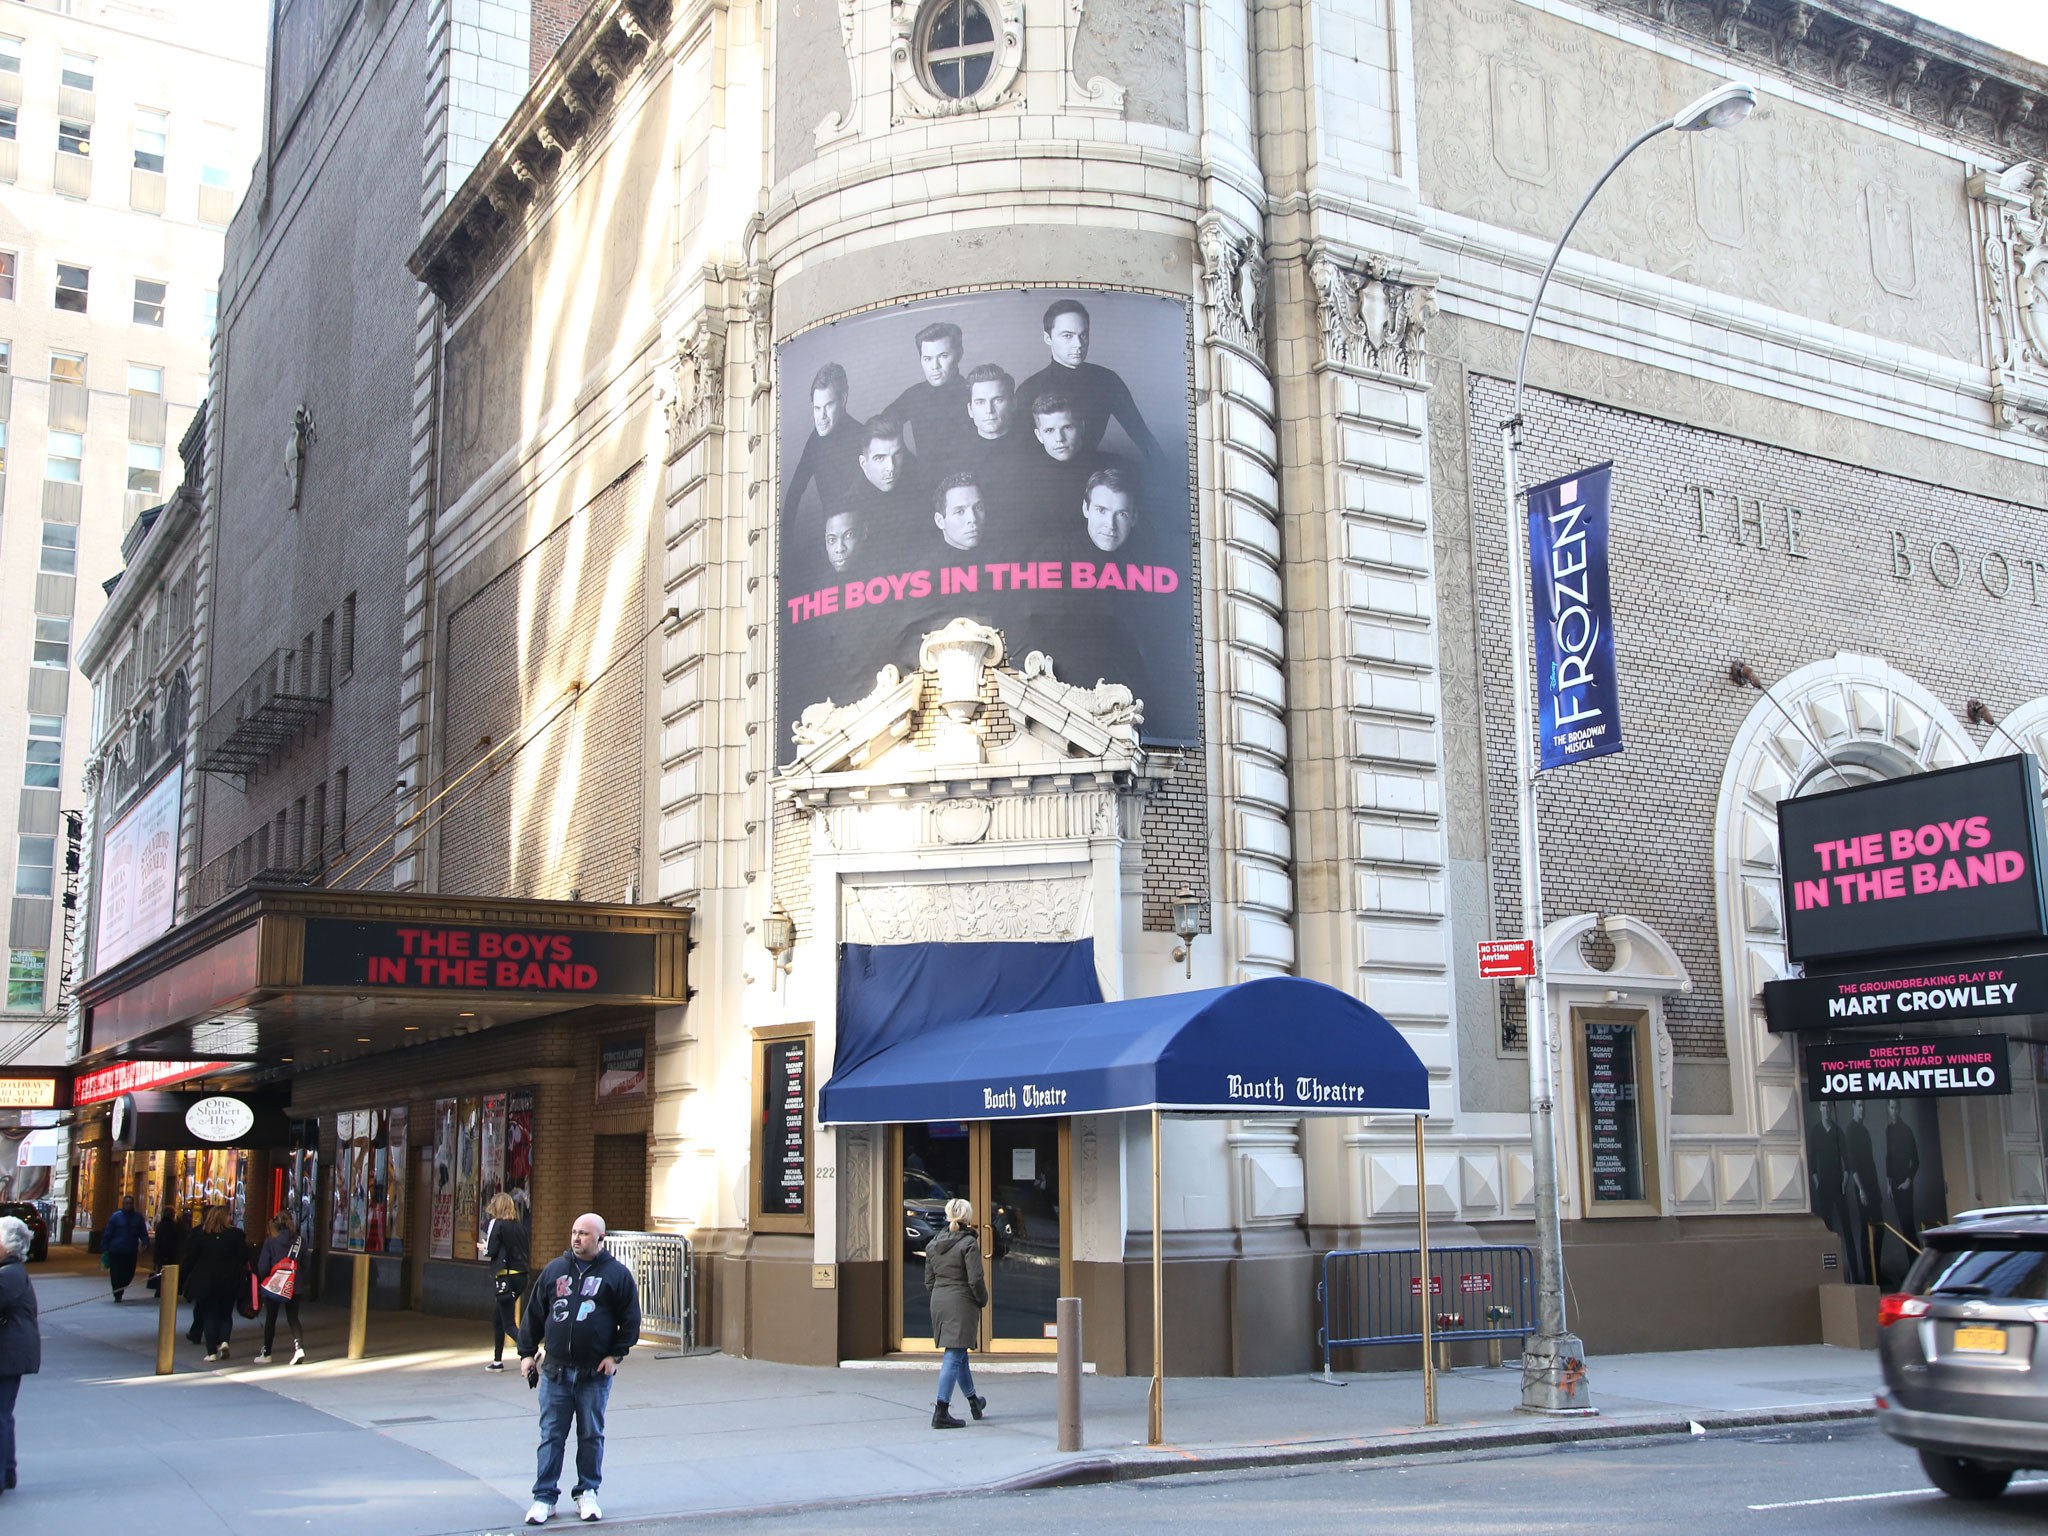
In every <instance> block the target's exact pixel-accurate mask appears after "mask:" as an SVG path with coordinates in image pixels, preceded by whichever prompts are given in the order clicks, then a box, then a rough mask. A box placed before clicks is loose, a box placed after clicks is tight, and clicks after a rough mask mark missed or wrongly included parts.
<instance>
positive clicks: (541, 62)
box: [529, 0, 590, 75]
mask: <svg viewBox="0 0 2048 1536" xmlns="http://www.w3.org/2000/svg"><path fill="white" fill-rule="evenodd" d="M589 9H590V0H533V20H532V31H531V34H530V43H529V47H530V48H531V54H530V58H531V62H532V72H533V73H534V74H536V75H537V74H539V73H540V72H541V71H542V70H544V69H546V68H547V67H548V60H550V59H552V58H553V57H554V56H555V50H556V49H557V48H560V47H561V46H562V39H563V38H565V37H567V36H568V35H569V29H570V28H571V27H573V26H575V25H576V22H577V19H578V18H579V17H581V16H582V14H583V13H584V12H585V11H587V10H589Z"/></svg>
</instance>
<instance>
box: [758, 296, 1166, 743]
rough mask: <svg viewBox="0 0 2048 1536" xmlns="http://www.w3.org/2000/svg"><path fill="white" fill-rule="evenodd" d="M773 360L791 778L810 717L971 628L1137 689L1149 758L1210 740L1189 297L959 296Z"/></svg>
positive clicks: (1079, 675)
mask: <svg viewBox="0 0 2048 1536" xmlns="http://www.w3.org/2000/svg"><path fill="white" fill-rule="evenodd" d="M777 356H778V359H779V367H780V378H781V389H780V393H779V399H780V402H781V407H780V417H779V422H778V431H779V434H780V443H779V446H780V455H781V457H780V462H781V471H782V495H781V502H780V514H779V516H780V522H779V532H780V542H779V544H778V553H777V574H778V579H779V587H778V603H777V609H776V614H777V618H776V637H777V653H776V654H777V672H776V676H777V689H778V698H779V701H780V702H779V708H780V717H781V722H782V723H781V728H780V740H779V742H778V750H777V753H776V756H777V760H778V761H783V762H787V761H789V760H791V759H792V758H793V757H794V756H795V754H796V752H797V750H798V742H797V738H796V735H795V731H796V727H797V725H798V722H799V721H800V720H801V719H802V717H803V714H804V711H805V710H806V709H809V708H812V707H813V706H818V705H823V704H825V703H827V702H829V703H831V704H834V705H844V704H849V703H852V702H854V701H856V700H858V699H861V698H864V697H866V696H867V694H869V693H870V692H872V691H873V689H874V686H875V674H876V673H877V672H878V671H880V670H881V669H882V668H883V667H884V666H888V665H892V664H893V665H894V666H896V667H898V668H899V669H901V670H902V671H904V672H909V671H912V670H914V669H915V668H916V667H917V664H918V654H917V653H918V643H919V641H920V640H921V639H922V638H923V637H924V636H925V635H926V634H928V633H929V632H931V631H933V630H936V629H941V628H943V627H944V626H945V625H946V624H947V623H948V622H949V621H951V620H953V619H955V618H961V617H965V618H969V619H974V620H977V621H979V622H980V623H983V624H986V625H989V626H990V627H992V628H994V629H997V630H1000V631H1001V632H1002V634H1003V639H1004V646H1005V651H1006V654H1005V658H1004V662H1005V664H1006V665H1008V666H1011V667H1015V668H1021V667H1023V665H1024V663H1025V659H1026V658H1027V657H1028V656H1029V655H1030V654H1031V653H1032V652H1034V651H1036V652H1041V653H1043V654H1044V655H1046V656H1047V657H1049V658H1050V659H1051V662H1052V670H1053V675H1054V676H1055V677H1056V678H1058V679H1059V680H1060V681H1061V682H1066V683H1074V684H1079V685H1081V686H1084V687H1092V686H1094V685H1095V684H1096V683H1098V682H1104V681H1106V682H1111V683H1121V684H1123V685H1124V686H1125V687H1127V688H1129V689H1130V690H1131V692H1132V694H1133V695H1135V696H1136V698H1137V699H1138V700H1139V701H1140V702H1141V703H1142V706H1143V711H1144V720H1143V724H1142V726H1141V727H1140V734H1141V735H1142V736H1143V738H1144V739H1145V740H1146V741H1148V742H1152V743H1156V744H1159V745H1192V744H1193V743H1195V742H1196V741H1197V740H1198V739H1199V735H1200V729H1199V718H1198V712H1199V702H1198V700H1197V698H1196V690H1195V637H1194V604H1193V594H1192V592H1191V590H1190V589H1191V572H1192V552H1191V547H1192V528H1193V521H1192V509H1193V490H1192V480H1191V476H1190V472H1189V449H1188V413H1189V394H1188V388H1189V386H1188V307H1187V304H1186V302H1185V301H1184V300H1179V299H1168V298H1161V297H1157V296H1155V295H1150V294H1138V293H1119V292H1109V291H1104V290H1099V289H1085V288H1026V289H1006V290H1003V291H1000V292H990V293H973V294H961V295H957V296H955V297H951V298H943V299H925V300H920V301H918V302H916V303H911V304H902V305H897V306H894V307H892V308H889V309H882V310H875V311H872V312H870V313H867V314H861V315H854V316H850V317H849V318H847V319H844V320H838V321H834V322H832V323H831V324H828V325H822V326H819V327H817V328H816V329H814V330H810V331H806V332H804V333H803V334H801V335H799V336H795V337H792V338H791V339H790V340H788V341H786V342H783V343H782V344H781V345H780V347H779V348H778V351H777Z"/></svg>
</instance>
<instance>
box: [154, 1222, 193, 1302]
mask: <svg viewBox="0 0 2048 1536" xmlns="http://www.w3.org/2000/svg"><path fill="white" fill-rule="evenodd" d="M184 1243H185V1223H184V1222H183V1221H182V1220H180V1219H179V1217H178V1208H177V1207H176V1206H175V1205H173V1204H171V1202H170V1201H168V1200H166V1201H165V1202H164V1208H163V1209H162V1210H160V1211H158V1212H157V1213H156V1232H155V1234H154V1236H153V1238H152V1240H151V1252H152V1254H153V1255H154V1257H155V1261H156V1268H155V1270H154V1271H153V1272H152V1273H151V1275H150V1277H149V1288H150V1289H151V1290H152V1291H160V1290H162V1289H163V1283H164V1270H165V1269H166V1268H167V1267H168V1266H170V1265H172V1264H175V1263H177V1262H178V1250H179V1249H180V1248H182V1247H183V1246H184Z"/></svg>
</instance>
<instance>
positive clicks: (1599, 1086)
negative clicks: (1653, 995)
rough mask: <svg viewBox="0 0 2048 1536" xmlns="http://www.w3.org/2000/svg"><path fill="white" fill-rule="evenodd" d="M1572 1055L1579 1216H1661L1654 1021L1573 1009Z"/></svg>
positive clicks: (1629, 1012)
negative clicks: (1576, 1106)
mask: <svg viewBox="0 0 2048 1536" xmlns="http://www.w3.org/2000/svg"><path fill="white" fill-rule="evenodd" d="M1572 1048H1573V1065H1574V1067H1575V1068H1576V1071H1575V1072H1574V1074H1573V1076H1574V1077H1575V1079H1576V1080H1577V1085H1578V1116H1577V1118H1578V1127H1579V1138H1578V1140H1579V1183H1580V1194H1581V1197H1582V1206H1581V1209H1583V1210H1584V1212H1585V1213H1586V1215H1587V1216H1589V1217H1603V1216H1658V1215H1661V1214H1663V1192H1662V1190H1661V1189H1660V1187H1659V1183H1658V1179H1659V1172H1660V1170H1659V1168H1658V1166H1657V1145H1658V1135H1657V1120H1656V1116H1657V1102H1656V1099H1657V1096H1656V1054H1655V1049H1654V1044H1653V1042H1652V1040H1651V1038H1650V1016H1649V1014H1648V1013H1647V1012H1645V1011H1643V1010H1641V1009H1635V1008H1575V1009H1573V1010H1572Z"/></svg>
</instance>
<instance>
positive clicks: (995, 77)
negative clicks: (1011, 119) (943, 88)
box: [889, 0, 1024, 123]
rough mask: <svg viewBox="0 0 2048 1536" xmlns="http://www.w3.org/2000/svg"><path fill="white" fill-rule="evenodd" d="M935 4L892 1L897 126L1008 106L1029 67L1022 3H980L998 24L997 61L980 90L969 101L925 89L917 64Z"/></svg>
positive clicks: (915, 0)
mask: <svg viewBox="0 0 2048 1536" xmlns="http://www.w3.org/2000/svg"><path fill="white" fill-rule="evenodd" d="M932 3H933V0H924V3H922V4H920V3H918V0H890V3H889V69H890V72H891V73H892V74H893V75H894V76H895V80H896V99H895V113H894V120H895V121H896V122H899V123H900V122H902V121H904V119H906V118H913V117H959V116H962V115H964V114H966V113H969V112H986V111H987V110H988V109H989V108H990V107H993V106H996V105H998V104H999V103H1001V102H1003V101H1004V100H1006V99H1007V98H1008V97H1009V96H1010V95H1011V92H1012V88H1013V87H1015V85H1016V84H1017V75H1018V71H1019V70H1020V69H1021V68H1022V67H1023V64H1024V4H1023V0H981V4H982V7H983V9H984V10H987V11H988V12H990V16H989V19H990V20H991V21H992V22H994V23H995V29H996V40H995V57H994V58H992V59H991V60H990V61H989V69H988V76H987V78H986V79H984V80H983V81H982V82H981V89H980V90H978V91H975V92H974V93H973V94H971V95H967V96H942V95H940V94H939V93H938V92H937V91H935V90H933V89H932V87H931V86H930V85H929V84H927V83H926V81H925V77H924V71H923V69H922V68H920V67H919V63H918V57H917V54H918V36H919V33H920V31H921V30H922V23H923V20H924V18H925V15H926V13H927V11H929V10H930V8H931V5H932Z"/></svg>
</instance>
